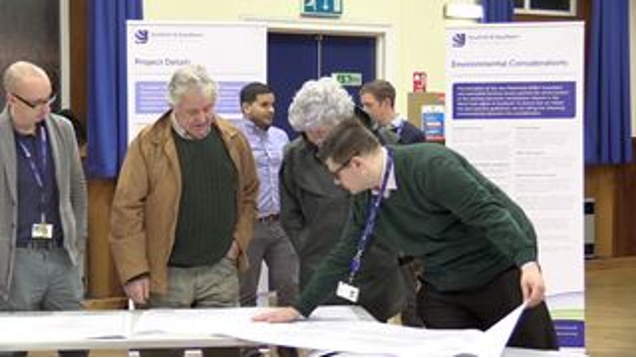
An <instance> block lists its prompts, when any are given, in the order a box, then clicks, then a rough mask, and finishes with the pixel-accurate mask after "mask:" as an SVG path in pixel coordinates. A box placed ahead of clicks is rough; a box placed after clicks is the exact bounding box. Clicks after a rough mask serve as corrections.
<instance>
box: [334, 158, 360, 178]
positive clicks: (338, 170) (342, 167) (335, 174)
mask: <svg viewBox="0 0 636 358" xmlns="http://www.w3.org/2000/svg"><path fill="white" fill-rule="evenodd" d="M355 156H356V155H355V154H354V155H352V156H350V157H349V159H347V160H345V162H344V163H342V164H340V166H339V167H338V168H337V169H336V170H334V171H329V172H330V173H331V175H333V177H334V178H335V179H337V180H340V173H341V172H342V171H343V170H345V168H347V167H348V166H349V164H351V159H353V157H355Z"/></svg>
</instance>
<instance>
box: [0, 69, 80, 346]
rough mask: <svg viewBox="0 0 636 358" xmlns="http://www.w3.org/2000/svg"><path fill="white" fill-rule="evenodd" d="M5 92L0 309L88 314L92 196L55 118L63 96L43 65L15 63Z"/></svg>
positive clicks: (0, 138) (71, 136) (70, 139)
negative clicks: (85, 307) (57, 96)
mask: <svg viewBox="0 0 636 358" xmlns="http://www.w3.org/2000/svg"><path fill="white" fill-rule="evenodd" d="M3 87H4V92H5V96H6V106H5V108H4V110H3V111H2V113H1V114H0V312H10V311H58V310H59V311H61V310H80V309H82V305H81V300H82V298H83V293H84V288H83V285H82V280H81V277H82V271H83V270H82V268H83V262H84V251H85V247H86V227H87V218H86V215H87V214H86V212H87V197H86V183H85V179H84V173H83V171H82V164H81V161H80V155H79V150H78V147H77V143H76V141H75V133H74V130H73V126H72V124H71V123H70V122H69V121H68V120H67V119H65V118H63V117H60V116H57V115H54V114H52V113H51V105H52V104H53V103H54V102H55V95H53V91H52V89H51V82H50V80H49V77H48V76H47V74H46V73H45V72H44V70H42V68H40V67H38V66H36V65H34V64H32V63H29V62H23V61H21V62H16V63H13V64H11V65H10V66H9V67H8V68H7V69H6V71H5V72H4V77H3ZM7 353H9V354H11V355H23V354H25V353H26V352H0V355H4V354H7ZM87 353H88V352H86V351H65V352H60V355H64V356H76V355H79V356H85V355H87Z"/></svg>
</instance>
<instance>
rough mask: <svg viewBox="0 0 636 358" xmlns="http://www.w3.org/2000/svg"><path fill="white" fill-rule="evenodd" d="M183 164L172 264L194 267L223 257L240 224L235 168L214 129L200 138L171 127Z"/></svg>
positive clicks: (210, 263)
mask: <svg viewBox="0 0 636 358" xmlns="http://www.w3.org/2000/svg"><path fill="white" fill-rule="evenodd" d="M173 137H174V140H175V145H176V147H177V153H178V155H179V165H180V167H181V183H182V188H181V201H180V202H179V216H178V220H177V230H176V233H175V243H174V246H173V249H172V253H171V255H170V262H169V264H170V265H173V266H180V267H194V266H204V265H212V264H215V263H216V262H218V261H219V260H221V259H222V258H223V257H224V256H225V254H226V252H227V251H228V250H229V248H230V245H231V244H232V233H233V231H234V226H235V225H236V216H237V207H236V180H237V179H236V169H235V168H234V164H233V162H232V159H231V158H230V156H229V154H228V152H227V149H226V148H225V145H224V143H223V139H222V138H221V136H220V134H219V133H218V132H217V131H216V130H214V129H213V130H212V131H211V132H210V134H209V135H208V136H207V137H205V138H204V139H201V140H186V139H183V138H181V137H180V136H179V135H178V134H176V132H174V131H173Z"/></svg>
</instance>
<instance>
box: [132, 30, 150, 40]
mask: <svg viewBox="0 0 636 358" xmlns="http://www.w3.org/2000/svg"><path fill="white" fill-rule="evenodd" d="M148 39H149V35H148V30H141V29H140V30H137V31H135V43H136V44H145V43H147V42H148Z"/></svg>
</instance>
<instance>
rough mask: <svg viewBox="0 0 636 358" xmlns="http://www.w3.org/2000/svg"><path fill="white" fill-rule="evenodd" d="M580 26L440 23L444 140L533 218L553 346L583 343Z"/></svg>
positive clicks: (579, 345)
mask: <svg viewBox="0 0 636 358" xmlns="http://www.w3.org/2000/svg"><path fill="white" fill-rule="evenodd" d="M583 33H584V29H583V24H582V23H525V24H489V25H474V26H467V27H453V28H449V29H448V30H447V48H448V52H447V53H448V56H447V64H446V70H447V78H448V92H447V107H446V108H447V110H446V114H447V116H446V117H447V120H446V143H447V145H449V146H450V147H452V148H454V149H455V150H457V151H459V152H460V153H462V154H463V155H464V156H465V157H467V158H468V160H470V161H471V162H472V163H473V164H475V165H476V166H477V167H478V168H479V169H480V170H481V171H482V172H483V173H484V174H486V175H487V176H488V177H489V178H490V179H491V180H493V181H494V182H496V183H497V184H498V185H499V186H500V187H502V188H503V189H504V190H505V191H506V192H507V193H508V194H509V195H510V196H511V197H513V198H514V199H515V200H516V201H517V202H518V203H519V204H520V205H521V206H522V207H523V208H524V210H525V211H526V213H527V214H528V216H529V217H530V219H531V220H532V222H533V223H534V225H535V228H536V231H537V236H538V241H539V261H540V264H541V266H542V268H543V272H544V275H545V279H546V283H547V285H548V305H549V306H550V309H551V312H552V316H553V318H554V319H555V323H556V327H557V334H558V335H559V342H560V343H561V346H562V347H573V348H583V346H584V276H583V274H584V271H583V264H584V262H583V259H584V256H583V248H584V243H583V125H582V124H583V61H584V57H583Z"/></svg>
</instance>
